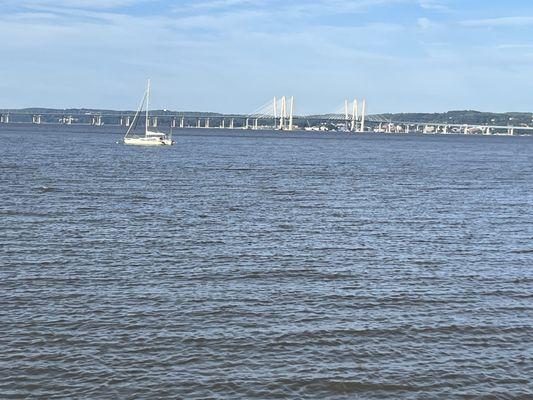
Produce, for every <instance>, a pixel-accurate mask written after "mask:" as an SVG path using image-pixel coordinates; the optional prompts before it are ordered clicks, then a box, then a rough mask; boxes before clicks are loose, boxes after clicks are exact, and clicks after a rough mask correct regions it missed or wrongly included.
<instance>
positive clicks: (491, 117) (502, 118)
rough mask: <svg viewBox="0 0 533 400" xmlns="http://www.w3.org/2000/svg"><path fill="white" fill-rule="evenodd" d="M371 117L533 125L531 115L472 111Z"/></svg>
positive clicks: (404, 120) (376, 116) (419, 120)
mask: <svg viewBox="0 0 533 400" xmlns="http://www.w3.org/2000/svg"><path fill="white" fill-rule="evenodd" d="M372 117H373V118H375V119H380V120H381V119H383V120H384V121H389V120H390V121H394V122H420V123H424V122H437V123H443V124H444V123H449V124H472V125H477V124H479V125H522V124H526V125H531V124H532V123H533V113H526V112H507V113H491V112H482V111H474V110H461V111H448V112H445V113H397V114H390V113H388V114H379V115H373V116H372Z"/></svg>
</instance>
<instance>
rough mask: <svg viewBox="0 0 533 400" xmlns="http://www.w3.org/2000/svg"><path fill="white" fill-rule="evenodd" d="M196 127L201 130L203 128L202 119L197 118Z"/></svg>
mask: <svg viewBox="0 0 533 400" xmlns="http://www.w3.org/2000/svg"><path fill="white" fill-rule="evenodd" d="M196 127H197V128H201V127H202V120H201V118H196Z"/></svg>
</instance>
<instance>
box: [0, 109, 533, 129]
mask: <svg viewBox="0 0 533 400" xmlns="http://www.w3.org/2000/svg"><path fill="white" fill-rule="evenodd" d="M134 116H135V112H134V111H124V112H120V111H117V112H101V113H100V112H94V111H85V112H81V111H75V112H69V110H65V111H52V112H41V113H39V112H29V111H17V110H13V111H10V110H0V123H34V124H40V123H46V124H53V123H56V124H85V125H103V124H105V125H119V126H120V125H122V126H127V125H129V121H132V120H133V117H134ZM127 119H129V121H127ZM178 119H185V120H186V121H184V122H185V123H186V124H185V123H184V125H183V127H206V121H207V120H210V121H211V122H213V123H215V122H218V123H219V125H222V124H224V123H223V122H222V121H223V120H224V121H225V122H229V121H231V120H235V121H239V122H240V123H239V124H235V125H226V124H224V126H223V127H226V128H230V127H239V128H243V127H246V126H248V127H249V128H253V127H254V126H255V127H256V128H257V127H260V126H261V125H258V122H255V125H254V121H256V120H257V121H260V122H262V123H265V122H272V123H271V125H274V124H273V119H274V117H273V116H271V115H243V114H217V113H203V112H174V111H169V112H166V111H163V112H158V113H155V114H150V120H151V121H152V123H153V121H156V122H155V125H153V124H152V126H157V124H158V122H157V121H158V120H159V121H161V120H162V121H161V122H163V121H166V124H168V125H172V126H174V127H178V126H179V122H178ZM293 119H294V123H295V124H296V125H298V122H299V123H300V124H301V125H302V123H303V125H305V126H310V125H311V124H314V125H315V126H316V125H321V124H342V123H347V124H349V123H350V122H351V119H348V120H347V119H346V117H345V116H344V115H324V116H318V115H312V116H311V115H310V116H306V115H298V116H297V115H295V116H294V118H293ZM247 120H248V125H247V124H246V121H247ZM278 120H279V117H278ZM80 121H86V122H80ZM191 121H193V122H194V123H192V124H191ZM202 121H203V122H204V126H201V122H202ZM143 122H144V118H141V123H143ZM199 122H200V123H199ZM379 124H381V125H384V126H395V127H397V126H400V127H404V128H405V127H414V126H417V127H424V128H423V129H422V130H424V129H425V128H426V127H435V128H437V129H438V128H441V129H443V128H445V127H446V128H461V129H480V130H507V131H513V132H514V131H528V132H533V126H519V125H484V124H460V123H443V122H415V121H409V122H406V121H384V120H383V119H382V118H380V117H379V116H375V117H374V116H372V115H368V116H367V117H366V125H367V126H372V127H376V126H378V125H379ZM269 125H270V124H269ZM208 126H209V125H208ZM264 126H265V125H263V127H264ZM266 126H268V125H266ZM211 127H215V126H214V125H212V126H211Z"/></svg>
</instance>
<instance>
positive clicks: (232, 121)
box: [229, 118, 235, 129]
mask: <svg viewBox="0 0 533 400" xmlns="http://www.w3.org/2000/svg"><path fill="white" fill-rule="evenodd" d="M234 121H235V118H232V119H231V120H230V123H229V128H230V129H233V128H234V126H235V125H234Z"/></svg>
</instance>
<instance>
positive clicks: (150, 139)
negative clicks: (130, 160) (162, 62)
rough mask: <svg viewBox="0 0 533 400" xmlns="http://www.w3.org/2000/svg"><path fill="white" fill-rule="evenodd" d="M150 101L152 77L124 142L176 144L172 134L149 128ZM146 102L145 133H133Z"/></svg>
mask: <svg viewBox="0 0 533 400" xmlns="http://www.w3.org/2000/svg"><path fill="white" fill-rule="evenodd" d="M149 102H150V79H148V84H147V86H146V91H145V92H144V96H143V98H142V100H141V104H140V105H139V108H138V109H137V112H136V113H135V117H133V121H132V123H131V125H130V127H129V128H128V131H127V132H126V135H124V144H133V145H138V146H171V145H173V144H174V141H173V140H172V137H171V134H168V135H167V134H166V133H163V132H157V131H152V130H149V129H148V125H149V123H148V122H149V117H148V105H149ZM145 104H146V113H145V122H144V135H136V134H133V133H132V131H133V129H134V128H135V126H136V125H137V122H138V120H139V115H140V114H141V112H142V109H143V107H144V105H145Z"/></svg>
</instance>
